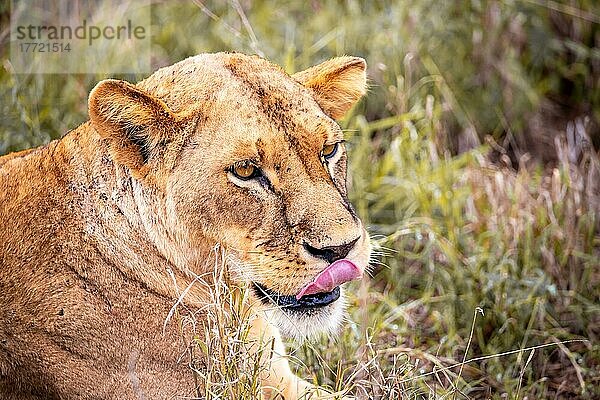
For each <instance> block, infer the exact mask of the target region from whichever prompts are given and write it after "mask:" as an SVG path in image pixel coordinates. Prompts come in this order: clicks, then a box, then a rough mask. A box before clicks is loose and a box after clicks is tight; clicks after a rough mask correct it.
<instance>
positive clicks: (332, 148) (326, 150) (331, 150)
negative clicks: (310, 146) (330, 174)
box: [321, 143, 338, 160]
mask: <svg viewBox="0 0 600 400" xmlns="http://www.w3.org/2000/svg"><path fill="white" fill-rule="evenodd" d="M337 150H338V143H334V144H326V145H325V146H323V151H321V154H322V155H323V157H324V158H325V159H326V160H328V159H330V158H331V157H333V156H334V155H335V153H337Z"/></svg>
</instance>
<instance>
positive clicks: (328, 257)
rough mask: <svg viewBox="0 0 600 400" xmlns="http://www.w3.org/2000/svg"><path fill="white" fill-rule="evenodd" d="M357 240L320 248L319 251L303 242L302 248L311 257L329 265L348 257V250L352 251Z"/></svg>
mask: <svg viewBox="0 0 600 400" xmlns="http://www.w3.org/2000/svg"><path fill="white" fill-rule="evenodd" d="M358 239H359V238H356V239H354V240H353V241H351V242H348V243H345V244H342V245H339V246H329V247H321V248H320V249H318V248H316V247H312V246H311V245H310V244H308V243H306V242H304V245H303V246H304V248H305V249H306V251H308V252H309V253H310V255H311V256H313V257H316V258H320V259H322V260H325V261H327V262H328V263H330V264H331V263H332V262H334V261H337V260H341V259H342V258H345V257H346V256H347V255H348V253H350V250H352V248H353V247H354V245H355V244H356V242H358Z"/></svg>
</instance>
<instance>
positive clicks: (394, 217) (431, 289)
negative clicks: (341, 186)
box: [0, 0, 600, 399]
mask: <svg viewBox="0 0 600 400" xmlns="http://www.w3.org/2000/svg"><path fill="white" fill-rule="evenodd" d="M199 4H200V3H199V2H197V4H194V3H193V2H189V3H183V2H181V3H179V2H173V3H166V2H159V3H157V4H156V5H155V6H154V7H153V18H154V19H153V24H154V26H153V31H154V34H155V36H154V46H155V50H154V55H155V60H154V62H155V64H156V65H157V66H159V65H167V64H171V63H173V62H176V61H178V60H180V59H182V58H184V57H186V56H189V55H193V54H197V53H201V52H210V51H221V50H237V51H243V52H246V53H254V52H258V53H261V54H263V55H265V56H266V57H268V58H269V59H271V60H272V61H274V62H276V63H279V64H281V65H283V66H284V67H285V68H286V70H288V71H289V72H294V71H298V70H300V69H303V68H305V67H308V66H310V65H312V64H315V63H317V62H319V61H322V60H323V59H325V58H327V57H331V56H334V55H341V54H352V55H359V56H363V57H365V58H366V60H367V62H368V64H369V66H370V67H369V76H370V79H371V89H370V93H369V95H368V97H367V98H366V99H365V100H364V101H363V102H361V104H360V105H359V106H357V107H356V108H355V110H354V111H353V113H352V114H351V115H350V116H348V117H347V118H346V119H345V120H344V121H342V126H343V128H344V129H345V130H346V133H347V139H348V143H349V149H350V150H349V151H350V173H349V177H350V193H351V197H352V201H353V203H354V204H355V206H356V208H357V210H358V213H359V214H360V215H361V217H362V219H363V220H364V222H365V223H366V225H367V226H368V227H369V230H370V232H371V233H372V236H373V238H374V240H375V241H376V243H377V245H378V250H377V253H378V258H377V260H376V261H375V262H374V263H373V268H372V271H371V275H372V279H370V280H365V281H364V282H362V283H361V284H360V285H358V284H357V285H355V287H354V289H356V290H351V291H350V299H349V301H350V304H351V308H350V318H349V320H350V321H349V322H348V324H347V325H346V327H345V328H344V329H343V330H342V332H341V333H340V335H339V337H337V338H334V339H331V338H323V339H322V340H321V341H320V342H318V343H312V344H308V343H305V344H297V343H290V344H289V349H290V351H291V352H292V354H293V355H294V356H295V357H296V358H297V360H296V363H295V367H296V368H297V370H298V373H299V375H301V376H304V377H312V379H314V381H315V382H317V383H319V384H321V385H325V386H328V387H330V388H331V389H334V390H340V389H343V388H352V390H353V391H354V393H356V394H357V395H358V396H359V397H361V398H381V399H388V398H396V397H399V396H402V398H409V399H410V398H431V399H449V398H450V399H452V398H486V399H487V398H493V399H496V398H497V399H501V398H502V399H504V398H509V399H524V398H536V399H542V398H581V399H592V398H597V397H598V396H600V389H599V387H600V367H599V366H600V344H599V341H598V336H599V335H600V306H599V304H600V233H599V231H600V229H599V227H600V221H599V218H600V217H599V215H600V214H599V209H600V166H599V161H598V153H597V151H596V150H595V149H594V147H593V146H592V143H596V145H597V144H598V142H599V141H600V130H599V129H598V126H599V125H598V120H599V117H600V116H599V115H598V110H600V90H599V88H598V85H599V82H600V68H598V65H599V63H600V50H599V48H598V47H597V39H596V43H594V37H597V35H598V34H599V32H600V31H599V25H598V21H600V17H599V12H598V8H597V5H595V2H594V1H591V0H590V1H585V0H581V1H578V2H575V1H569V2H560V3H559V2H538V1H503V2H486V1H471V2H468V3H459V2H439V1H433V0H431V1H430V0H421V1H415V2H410V4H405V3H404V2H384V1H377V2H368V5H367V2H358V1H351V0H349V1H346V2H311V3H308V2H280V1H277V2H275V1H261V2H255V3H253V4H252V7H250V6H249V4H247V3H246V2H241V5H239V6H238V4H239V3H238V2H236V1H230V2H215V3H209V2H207V3H205V5H203V6H200V5H199ZM459 4H460V5H459ZM0 7H5V6H0ZM594 7H596V8H594ZM557 10H558V11H557ZM0 16H1V17H2V20H6V17H7V9H6V8H0ZM244 18H247V20H248V24H244V23H243V20H244ZM181 21H184V22H185V23H181ZM2 45H3V47H2V49H1V50H0V54H1V60H2V68H1V69H0V82H1V86H0V99H1V101H0V112H1V113H2V119H1V121H2V122H1V125H0V154H1V153H6V152H8V151H13V150H19V149H22V148H26V147H30V146H35V145H39V144H42V143H45V142H47V141H49V140H50V139H52V138H57V137H60V136H61V135H62V134H64V133H65V132H66V131H67V130H69V129H72V128H74V127H75V126H77V125H78V124H79V123H81V122H83V121H85V120H86V119H87V116H86V102H85V99H86V97H87V93H88V92H89V90H90V89H91V88H92V87H93V85H94V84H95V82H97V81H98V80H100V79H102V78H104V76H100V75H77V76H69V75H54V76H46V75H35V76H26V75H15V74H13V73H11V65H10V62H9V59H8V54H7V50H6V45H7V42H6V39H4V42H3V43H2ZM119 77H120V78H125V79H128V80H130V81H136V80H138V79H141V78H143V76H141V75H140V76H134V75H132V76H119ZM220 295H223V296H225V299H226V300H225V301H227V296H228V295H227V294H226V293H225V292H222V293H220ZM217 297H218V296H217ZM219 298H220V297H219ZM219 301H222V300H219ZM215 302H217V303H218V301H217V300H215ZM217 309H218V308H217ZM478 310H481V312H480V311H478ZM215 315H216V316H218V315H220V314H219V313H218V311H215ZM219 318H221V320H220V321H221V322H223V321H225V322H226V323H224V324H223V323H222V325H221V326H225V327H226V328H225V329H221V330H219V329H217V327H218V326H219V324H218V323H215V321H217V320H209V321H208V322H207V324H208V325H207V326H208V328H206V326H205V327H201V326H198V329H199V330H200V329H209V331H210V332H213V333H214V334H213V335H212V336H211V338H212V340H207V341H199V342H198V351H199V352H201V353H204V354H211V355H214V356H215V358H214V359H212V358H209V360H208V362H209V364H207V365H204V367H206V368H205V371H204V372H201V373H204V374H208V375H204V376H202V379H204V380H206V381H208V382H213V383H214V385H208V387H209V389H207V390H208V391H207V392H206V393H204V394H203V395H204V396H205V397H207V398H219V396H221V398H222V397H225V398H228V397H229V398H252V397H254V395H255V394H256V393H257V392H256V390H257V389H256V382H257V381H256V379H257V378H256V377H257V374H258V371H257V369H256V363H253V362H252V358H250V357H246V356H245V355H246V354H247V352H246V350H245V347H244V346H245V345H244V338H245V334H246V333H247V332H246V331H245V329H246V328H245V325H244V324H243V323H240V321H243V320H244V318H243V315H242V316H237V317H236V316H235V315H234V316H233V317H232V316H229V317H227V316H226V315H222V314H221V315H220V317H219ZM227 318H229V319H227ZM227 327H229V328H227ZM215 329H216V330H215ZM215 332H216V333H215ZM566 340H582V341H577V342H570V343H565V344H560V342H562V341H566ZM232 343H233V345H230V344H232ZM546 344H551V345H549V346H546V347H540V348H537V349H536V350H535V351H532V350H524V349H530V348H531V347H535V346H542V345H546ZM515 350H516V351H517V352H516V353H509V354H505V353H507V352H511V351H515ZM518 350H523V351H522V352H519V351H518ZM485 356H490V357H489V358H483V359H480V358H481V357H485ZM474 358H477V359H478V361H474V362H467V363H466V364H464V365H463V366H462V367H459V366H457V365H458V364H460V363H461V362H462V361H463V360H470V359H474ZM211 360H212V361H214V362H212V363H211ZM223 360H225V363H223ZM231 366H235V368H231ZM453 366H454V367H453ZM242 372H244V373H243V374H242ZM239 376H244V379H241V380H239V379H237V378H238V377H239ZM223 381H226V382H232V384H231V385H229V386H223V385H221V384H220V382H223Z"/></svg>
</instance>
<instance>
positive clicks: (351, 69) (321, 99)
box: [292, 56, 367, 119]
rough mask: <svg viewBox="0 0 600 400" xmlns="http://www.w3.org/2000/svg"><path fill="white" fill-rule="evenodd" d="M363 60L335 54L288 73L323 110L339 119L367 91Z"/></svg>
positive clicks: (365, 65) (365, 66) (365, 67)
mask: <svg viewBox="0 0 600 400" xmlns="http://www.w3.org/2000/svg"><path fill="white" fill-rule="evenodd" d="M366 69H367V63H366V62H365V60H363V59H362V58H360V57H347V56H345V57H337V58H332V59H331V60H328V61H325V62H324V63H321V64H319V65H315V66H314V67H310V68H309V69H306V70H304V71H301V72H298V73H296V74H294V75H292V78H293V79H294V80H296V81H297V82H299V83H301V84H302V85H304V86H305V87H307V88H309V89H311V90H312V92H313V96H314V98H315V100H316V101H317V103H318V104H319V105H320V106H321V108H322V109H323V111H325V113H326V114H327V115H329V116H330V117H332V118H334V119H339V118H342V117H343V116H344V114H346V112H347V111H348V110H349V109H350V108H351V107H352V106H353V105H354V103H356V102H357V101H358V100H359V99H360V98H361V97H362V96H363V95H364V94H365V93H366V91H367V73H366Z"/></svg>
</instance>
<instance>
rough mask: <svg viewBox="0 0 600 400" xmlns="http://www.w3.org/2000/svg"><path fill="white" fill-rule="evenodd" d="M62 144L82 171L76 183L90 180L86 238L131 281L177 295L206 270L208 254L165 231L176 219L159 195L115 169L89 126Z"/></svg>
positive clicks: (84, 194)
mask: <svg viewBox="0 0 600 400" xmlns="http://www.w3.org/2000/svg"><path fill="white" fill-rule="evenodd" d="M68 141H72V145H71V146H67V145H66V144H67V143H68ZM62 142H64V143H63V144H65V146H63V147H64V149H65V151H67V152H71V154H69V157H70V158H71V160H72V161H71V163H72V165H74V166H76V168H77V170H78V171H77V173H76V174H75V176H77V177H78V178H76V180H77V181H80V182H81V181H84V182H86V185H85V186H84V187H82V188H81V189H80V196H79V199H80V201H81V209H82V210H83V215H82V216H81V217H82V224H83V228H84V229H83V230H84V232H85V240H87V241H89V242H91V243H93V244H94V246H95V249H96V250H97V251H98V252H99V253H101V255H102V258H103V259H104V260H106V261H107V262H108V263H110V264H112V266H114V267H115V268H117V269H118V270H119V271H120V272H121V273H123V274H124V275H125V276H126V277H128V278H129V279H133V280H136V281H139V282H141V283H142V284H144V285H145V286H147V287H148V288H151V289H152V290H154V291H156V292H158V293H161V294H163V295H168V296H170V297H177V296H178V295H179V294H180V293H179V292H180V291H181V290H183V289H184V288H186V287H187V286H188V285H190V284H191V283H192V282H193V281H194V280H195V279H196V278H197V275H200V274H201V273H202V272H203V270H204V269H205V267H204V266H203V265H202V263H203V261H202V260H206V258H207V255H206V254H202V253H201V252H198V251H192V250H191V249H189V248H186V246H185V243H186V240H185V239H186V238H184V237H177V235H175V234H173V233H172V230H171V229H168V228H167V227H168V226H169V224H170V223H172V222H173V221H169V218H170V216H169V215H167V212H166V211H165V210H166V207H165V206H164V201H165V200H164V198H163V196H162V195H161V193H160V191H159V190H158V189H157V188H153V187H146V186H144V185H142V184H141V183H140V182H139V181H138V180H136V179H135V178H133V177H132V175H131V173H130V171H129V170H127V168H125V167H122V166H119V165H116V164H115V163H114V162H113V161H112V160H111V157H110V156H109V154H108V149H107V147H106V145H105V143H104V142H102V140H101V139H100V138H99V136H98V135H97V133H96V132H95V131H94V130H93V128H92V127H91V126H89V125H88V124H84V125H82V126H81V127H80V128H78V130H77V131H74V132H72V133H71V134H69V135H67V136H66V137H65V138H64V139H63V141H62ZM83 177H85V179H84V180H83V179H82V178H83ZM196 286H198V285H196ZM194 292H199V291H198V290H192V291H191V293H190V294H189V297H190V298H194V297H195V296H194ZM196 294H197V296H199V297H203V296H201V294H200V293H196Z"/></svg>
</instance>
